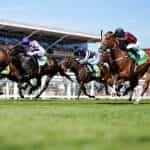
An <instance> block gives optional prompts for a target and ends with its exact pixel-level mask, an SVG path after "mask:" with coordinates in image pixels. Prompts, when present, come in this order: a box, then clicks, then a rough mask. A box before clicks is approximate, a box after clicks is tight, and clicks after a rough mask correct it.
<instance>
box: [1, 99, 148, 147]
mask: <svg viewBox="0 0 150 150" xmlns="http://www.w3.org/2000/svg"><path fill="white" fill-rule="evenodd" d="M16 149H18V150H100V149H102V150H105V149H106V150H141V149H142V150H149V149H150V101H143V102H142V104H139V105H133V104H131V103H129V102H127V101H125V100H124V101H122V100H116V101H114V100H113V101H111V100H96V101H94V100H91V101H89V100H81V101H79V102H78V101H65V100H57V101H55V100H52V101H30V100H24V101H14V100H0V150H16Z"/></svg>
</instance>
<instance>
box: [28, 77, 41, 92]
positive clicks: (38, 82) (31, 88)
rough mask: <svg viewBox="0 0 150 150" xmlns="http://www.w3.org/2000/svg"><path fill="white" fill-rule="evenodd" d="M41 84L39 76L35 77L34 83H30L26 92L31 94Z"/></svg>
mask: <svg viewBox="0 0 150 150" xmlns="http://www.w3.org/2000/svg"><path fill="white" fill-rule="evenodd" d="M40 86H41V77H38V78H36V84H35V85H32V84H31V83H30V89H29V92H28V94H32V92H33V91H35V90H37V89H38V88H39V87H40Z"/></svg>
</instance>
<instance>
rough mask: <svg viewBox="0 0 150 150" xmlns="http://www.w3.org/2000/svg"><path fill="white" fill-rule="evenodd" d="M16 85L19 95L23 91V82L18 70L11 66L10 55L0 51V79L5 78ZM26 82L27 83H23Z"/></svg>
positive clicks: (2, 50)
mask: <svg viewBox="0 0 150 150" xmlns="http://www.w3.org/2000/svg"><path fill="white" fill-rule="evenodd" d="M5 77H7V78H8V79H10V80H12V81H16V82H17V83H18V88H19V93H21V90H22V89H24V87H23V86H22V84H23V81H21V80H20V79H21V74H20V72H19V71H18V69H17V68H16V67H15V66H14V65H13V64H12V62H11V59H10V55H9V54H8V52H7V51H6V50H4V49H2V48H1V49H0V78H5ZM25 82H28V81H25ZM28 83H29V82H28Z"/></svg>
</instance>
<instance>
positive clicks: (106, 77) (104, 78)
mask: <svg viewBox="0 0 150 150" xmlns="http://www.w3.org/2000/svg"><path fill="white" fill-rule="evenodd" d="M60 66H61V68H62V70H64V71H67V69H70V71H72V72H74V73H75V76H76V79H77V81H78V83H79V85H80V87H79V91H78V99H79V97H80V94H81V91H83V92H84V94H85V95H86V96H88V97H90V98H94V97H95V96H91V95H90V94H88V93H87V92H86V88H85V84H86V83H88V82H90V81H93V80H95V81H97V82H100V83H103V84H104V86H105V90H106V93H107V94H108V93H109V92H108V87H107V83H109V85H112V83H111V74H110V71H109V68H108V67H107V66H102V65H99V69H100V72H101V76H100V77H96V76H93V72H89V71H88V68H87V65H86V64H80V63H79V62H78V61H77V60H75V59H74V58H72V57H65V58H64V59H63V60H62V62H61V64H60Z"/></svg>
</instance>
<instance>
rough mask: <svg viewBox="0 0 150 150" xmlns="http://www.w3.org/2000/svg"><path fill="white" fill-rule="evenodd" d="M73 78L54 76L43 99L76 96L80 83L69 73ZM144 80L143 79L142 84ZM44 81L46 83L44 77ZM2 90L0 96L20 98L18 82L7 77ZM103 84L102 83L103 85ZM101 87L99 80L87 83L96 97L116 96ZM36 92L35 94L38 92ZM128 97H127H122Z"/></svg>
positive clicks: (139, 91) (89, 91)
mask: <svg viewBox="0 0 150 150" xmlns="http://www.w3.org/2000/svg"><path fill="white" fill-rule="evenodd" d="M69 75H70V76H71V78H72V79H73V80H74V82H70V81H69V80H67V79H66V78H64V77H61V76H59V75H57V76H54V78H53V79H52V80H51V82H50V83H49V86H48V88H47V90H46V91H45V92H44V93H43V94H42V96H41V98H42V99H49V98H67V99H71V98H76V97H77V93H78V90H79V86H78V83H77V82H76V80H75V76H74V75H73V74H69ZM142 82H143V81H141V84H142ZM43 83H44V78H43ZM0 86H1V90H2V92H3V93H4V94H3V95H1V96H0V98H14V99H17V98H19V94H18V88H17V84H16V83H14V82H11V81H8V80H7V79H4V80H1V82H0ZM101 86H102V85H101ZM99 87H100V84H99V83H97V82H90V83H89V84H87V86H86V88H87V91H88V93H89V94H91V95H95V96H96V98H111V99H112V98H113V99H114V98H115V99H116V97H112V96H106V95H105V91H104V89H103V90H102V91H100V92H97V91H98V89H99ZM141 88H142V87H141V86H137V88H136V90H135V95H136V96H137V95H139V93H141ZM37 92H38V91H36V93H37ZM36 93H35V94H36ZM25 96H26V97H30V98H33V97H34V94H33V95H30V96H29V95H25ZM81 97H82V98H84V97H86V96H85V95H82V94H81ZM122 98H126V97H122ZM144 98H150V90H148V91H147V92H146V94H145V96H144Z"/></svg>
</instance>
